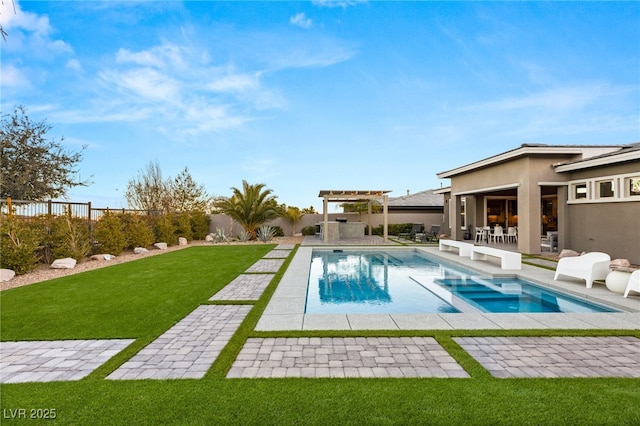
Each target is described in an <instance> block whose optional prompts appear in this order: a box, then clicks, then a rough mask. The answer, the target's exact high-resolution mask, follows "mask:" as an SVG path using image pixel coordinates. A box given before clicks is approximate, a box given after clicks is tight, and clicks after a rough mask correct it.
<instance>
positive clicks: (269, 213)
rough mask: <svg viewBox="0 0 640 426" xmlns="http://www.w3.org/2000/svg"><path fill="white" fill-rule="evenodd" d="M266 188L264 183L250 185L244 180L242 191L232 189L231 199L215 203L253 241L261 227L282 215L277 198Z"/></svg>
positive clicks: (221, 199)
mask: <svg viewBox="0 0 640 426" xmlns="http://www.w3.org/2000/svg"><path fill="white" fill-rule="evenodd" d="M265 186H266V185H265V184H263V183H258V184H255V185H250V184H249V183H247V181H246V180H243V181H242V189H239V188H235V187H232V188H231V190H232V191H233V195H232V196H231V197H229V198H226V197H225V198H220V199H219V200H218V201H217V202H216V203H215V205H216V207H217V208H219V209H220V211H221V212H222V213H225V214H226V215H228V216H230V217H232V218H233V219H235V220H236V221H237V222H238V223H239V224H241V225H242V227H243V228H244V230H245V231H247V233H248V234H249V236H250V237H251V239H252V240H253V239H255V238H256V236H257V231H258V228H259V227H260V225H262V224H263V223H265V222H267V221H269V220H271V219H274V218H276V217H278V216H280V215H281V214H282V212H281V209H280V208H279V206H278V204H277V201H276V197H275V196H273V195H271V194H272V192H273V191H272V190H271V189H265Z"/></svg>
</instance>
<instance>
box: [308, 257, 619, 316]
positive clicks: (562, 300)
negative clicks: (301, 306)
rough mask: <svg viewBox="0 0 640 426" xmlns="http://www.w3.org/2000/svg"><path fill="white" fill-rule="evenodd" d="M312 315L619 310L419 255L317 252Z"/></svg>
mask: <svg viewBox="0 0 640 426" xmlns="http://www.w3.org/2000/svg"><path fill="white" fill-rule="evenodd" d="M305 312H306V313H307V314H320V313H322V314H384V313H386V314H394V313H457V312H496V313H497V312H513V313H521V312H615V311H614V310H612V309H609V308H606V307H603V306H600V305H597V304H593V303H590V302H587V301H585V300H582V299H577V298H575V297H571V296H568V295H565V294H562V293H560V292H555V291H552V290H549V289H546V288H543V287H540V286H538V285H535V284H533V283H530V282H527V281H524V280H521V279H518V278H491V277H486V276H481V275H479V274H478V273H477V272H473V271H471V270H468V269H464V268H460V267H458V266H456V265H453V264H448V263H444V262H441V261H439V260H437V259H435V258H430V257H428V256H427V255H426V254H424V253H421V252H419V251H400V250H398V251H394V250H387V251H378V250H368V251H366V250H365V251H362V250H359V251H353V250H314V251H313V255H312V258H311V269H310V273H309V285H308V288H307V301H306V308H305Z"/></svg>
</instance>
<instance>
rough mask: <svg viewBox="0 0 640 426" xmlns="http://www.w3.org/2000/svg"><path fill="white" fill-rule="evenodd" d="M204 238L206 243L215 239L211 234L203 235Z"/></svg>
mask: <svg viewBox="0 0 640 426" xmlns="http://www.w3.org/2000/svg"><path fill="white" fill-rule="evenodd" d="M204 240H205V241H206V242H208V243H212V242H213V241H215V240H214V238H213V234H209V235H207V236H206V237H204Z"/></svg>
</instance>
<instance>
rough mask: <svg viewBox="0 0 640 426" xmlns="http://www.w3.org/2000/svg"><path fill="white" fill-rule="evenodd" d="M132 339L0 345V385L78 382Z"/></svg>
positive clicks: (3, 343)
mask: <svg viewBox="0 0 640 426" xmlns="http://www.w3.org/2000/svg"><path fill="white" fill-rule="evenodd" d="M133 342H134V340H133V339H109V340H51V341H30V342H2V343H0V354H1V355H2V356H1V358H0V383H25V382H53V381H63V380H80V379H82V378H83V377H86V376H88V375H89V374H90V373H91V372H92V371H93V370H95V369H96V368H98V367H100V366H101V365H102V364H104V363H105V362H107V361H108V360H109V359H110V358H111V357H113V356H114V355H116V354H117V353H118V352H120V351H121V350H123V349H124V348H126V347H127V346H128V345H130V344H131V343H133Z"/></svg>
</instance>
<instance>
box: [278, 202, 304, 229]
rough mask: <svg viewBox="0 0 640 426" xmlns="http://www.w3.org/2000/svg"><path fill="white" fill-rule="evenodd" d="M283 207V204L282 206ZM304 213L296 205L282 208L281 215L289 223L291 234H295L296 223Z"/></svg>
mask: <svg viewBox="0 0 640 426" xmlns="http://www.w3.org/2000/svg"><path fill="white" fill-rule="evenodd" d="M282 207H285V206H282ZM304 215H305V213H304V212H303V211H302V210H300V209H299V208H298V207H291V206H289V207H286V209H285V208H283V212H282V217H283V218H285V219H286V220H288V221H289V222H290V223H291V229H292V231H291V234H292V235H296V223H297V222H298V221H299V220H300V219H301V218H302V216H304Z"/></svg>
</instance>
